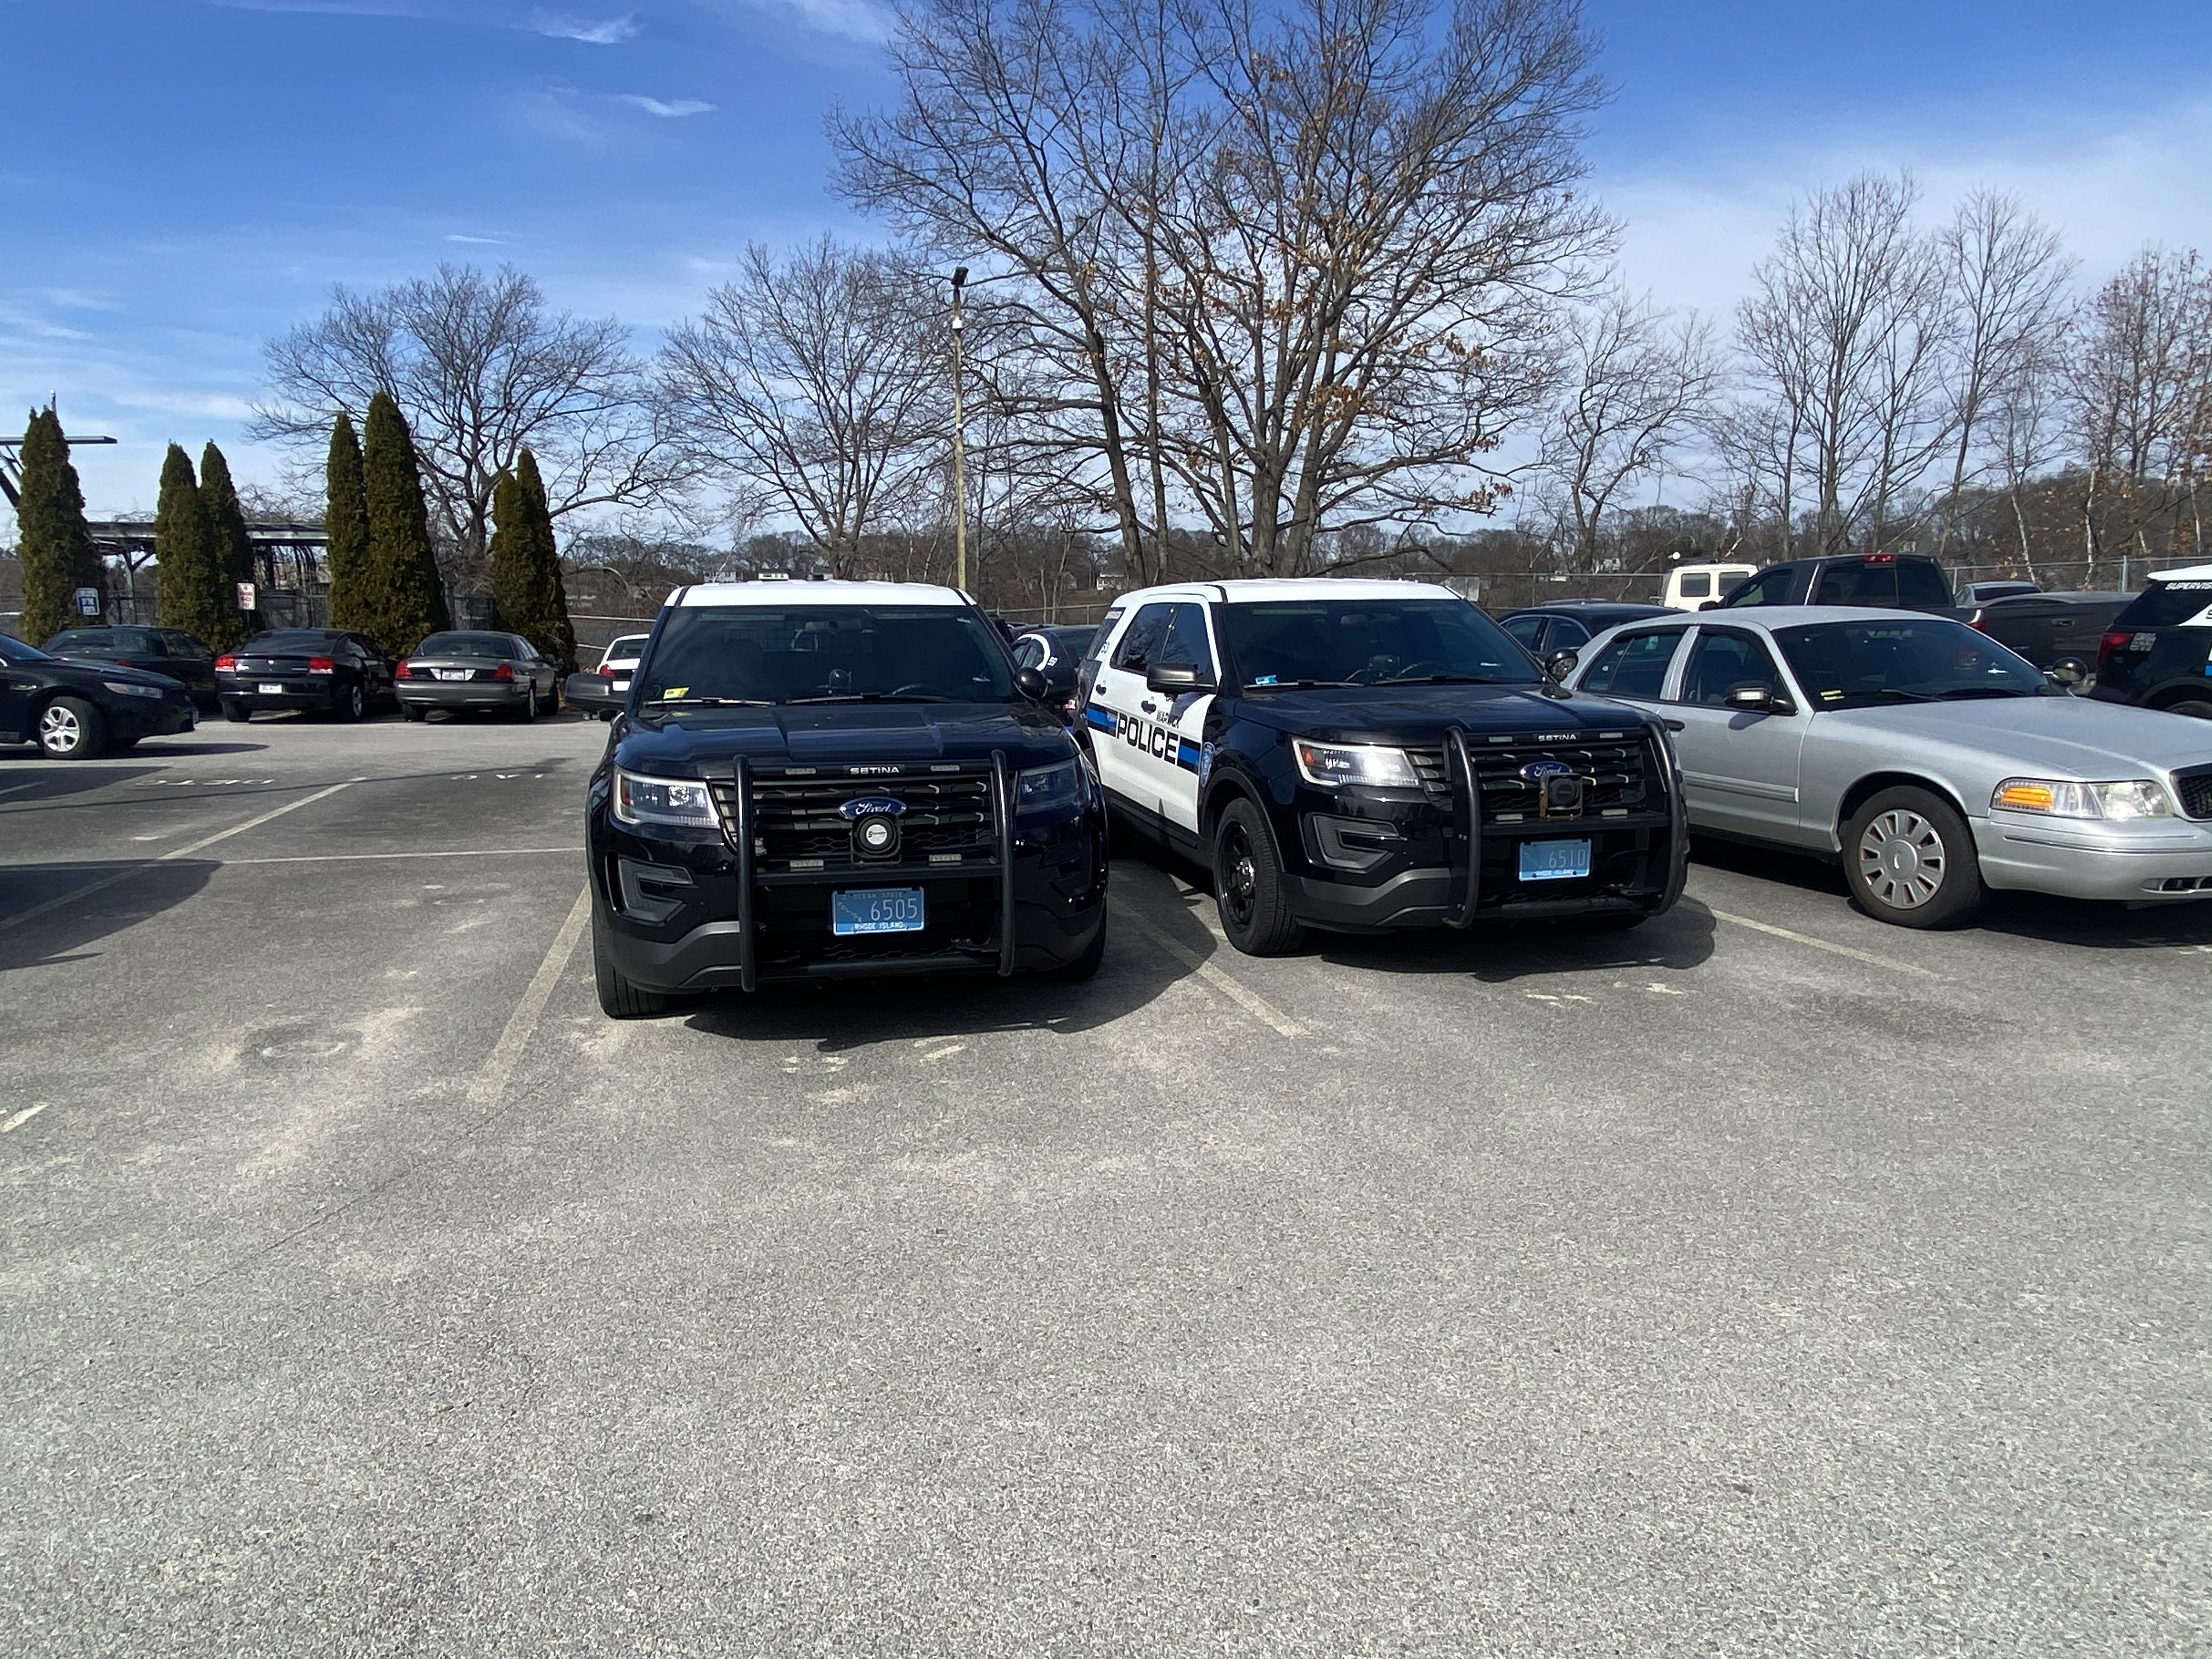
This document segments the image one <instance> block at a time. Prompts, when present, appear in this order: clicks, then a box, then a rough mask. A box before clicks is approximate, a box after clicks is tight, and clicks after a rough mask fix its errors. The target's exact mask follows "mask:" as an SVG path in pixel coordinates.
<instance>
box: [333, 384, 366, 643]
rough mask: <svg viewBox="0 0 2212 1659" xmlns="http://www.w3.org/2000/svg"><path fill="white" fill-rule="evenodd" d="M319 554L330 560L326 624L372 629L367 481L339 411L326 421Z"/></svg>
mask: <svg viewBox="0 0 2212 1659" xmlns="http://www.w3.org/2000/svg"><path fill="white" fill-rule="evenodd" d="M323 477H324V481H325V489H326V490H327V494H326V495H325V498H324V499H325V511H324V516H323V534H324V536H325V538H326V540H325V545H324V549H323V556H324V558H325V561H326V562H328V564H329V566H330V572H331V609H330V624H331V627H332V628H342V629H346V630H347V631H349V632H350V633H356V634H367V635H370V636H371V637H372V638H373V637H374V636H375V635H377V632H378V628H377V619H376V612H375V607H374V605H373V604H372V603H371V586H370V581H369V557H368V483H366V482H365V481H364V480H363V478H362V469H361V441H360V440H359V439H357V438H356V437H355V436H354V435H353V422H352V421H350V420H349V419H348V418H347V417H346V416H344V415H343V414H341V415H340V416H338V417H337V421H336V422H333V423H332V424H331V458H330V461H329V463H328V465H326V466H325V468H324V471H323Z"/></svg>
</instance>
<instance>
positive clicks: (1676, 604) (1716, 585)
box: [1659, 564, 1759, 611]
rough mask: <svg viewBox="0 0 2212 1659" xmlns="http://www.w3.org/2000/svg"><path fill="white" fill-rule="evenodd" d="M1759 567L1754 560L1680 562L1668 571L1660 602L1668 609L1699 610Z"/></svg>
mask: <svg viewBox="0 0 2212 1659" xmlns="http://www.w3.org/2000/svg"><path fill="white" fill-rule="evenodd" d="M1758 569H1759V567H1758V566H1757V565H1755V564H1678V565H1676V566H1675V567H1674V568H1673V569H1672V570H1669V571H1668V573H1667V587H1666V591H1665V592H1662V593H1661V594H1660V595H1659V603H1660V604H1662V605H1665V606H1666V607H1667V608H1668V610H1669V611H1695V610H1698V609H1699V608H1700V607H1701V606H1703V605H1705V604H1706V603H1707V602H1708V601H1710V600H1712V599H1718V598H1720V596H1721V595H1722V594H1723V593H1725V592H1728V591H1729V589H1730V588H1731V587H1734V586H1735V585H1736V584H1737V583H1738V582H1740V581H1741V580H1743V579H1744V578H1745V577H1746V576H1748V575H1751V574H1754V573H1755V572H1756V571H1757V570H1758Z"/></svg>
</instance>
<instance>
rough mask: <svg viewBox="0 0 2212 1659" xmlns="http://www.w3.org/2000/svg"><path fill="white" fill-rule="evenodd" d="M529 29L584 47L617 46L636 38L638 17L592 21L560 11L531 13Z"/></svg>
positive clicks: (629, 16) (626, 16) (627, 16)
mask: <svg viewBox="0 0 2212 1659" xmlns="http://www.w3.org/2000/svg"><path fill="white" fill-rule="evenodd" d="M530 27H532V29H534V30H535V31H536V32H537V33H539V34H550V35H551V36H552V37H553V38H554V39H555V40H580V41H582V42H583V43H584V44H585V45H586V46H620V45H622V43H623V41H625V40H635V39H636V38H637V14H636V13H635V12H628V11H626V12H624V13H623V15H621V16H619V17H609V18H605V19H602V20H600V21H597V22H594V21H592V19H590V18H588V17H569V16H567V15H563V14H562V13H560V12H552V11H533V12H532V13H531V14H530Z"/></svg>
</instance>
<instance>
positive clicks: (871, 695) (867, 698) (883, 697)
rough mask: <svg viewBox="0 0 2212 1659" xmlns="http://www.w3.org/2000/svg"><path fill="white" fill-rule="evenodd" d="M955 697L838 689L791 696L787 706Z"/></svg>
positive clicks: (931, 699)
mask: <svg viewBox="0 0 2212 1659" xmlns="http://www.w3.org/2000/svg"><path fill="white" fill-rule="evenodd" d="M958 701H959V699H958V698H957V697H948V696H944V695H943V694H942V693H939V692H936V691H921V692H911V691H910V692H907V693H905V694H904V695H900V694H898V693H896V692H890V691H840V692H837V693H836V694H835V695H833V696H827V697H793V698H792V699H791V700H790V702H789V705H788V706H789V707H791V708H797V707H798V706H799V704H801V703H808V702H958Z"/></svg>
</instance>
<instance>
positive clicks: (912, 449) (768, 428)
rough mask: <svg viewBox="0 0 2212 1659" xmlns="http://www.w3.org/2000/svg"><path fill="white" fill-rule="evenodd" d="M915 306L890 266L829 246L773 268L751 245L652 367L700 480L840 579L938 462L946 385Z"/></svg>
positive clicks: (899, 265) (941, 356)
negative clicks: (781, 523)
mask: <svg viewBox="0 0 2212 1659" xmlns="http://www.w3.org/2000/svg"><path fill="white" fill-rule="evenodd" d="M916 290H917V283H916V281H915V276H914V275H913V273H912V271H911V270H909V269H908V263H907V262H905V261H903V260H902V258H900V257H899V256H898V255H896V254H895V253H890V252H881V251H877V250H871V249H860V248H852V247H847V246H841V245H840V244H839V243H837V242H836V241H835V240H832V239H831V238H829V237H826V236H825V237H823V239H822V240H819V241H817V242H816V243H814V244H812V245H811V246H808V247H805V248H802V249H800V250H799V251H798V252H794V253H793V254H792V255H791V256H790V257H789V258H785V259H781V260H779V259H776V258H774V257H773V256H772V255H771V254H770V253H769V251H768V250H767V249H766V248H763V247H761V246H757V245H756V246H752V247H750V248H748V249H747V250H746V252H745V257H744V264H743V265H742V266H741V268H740V270H739V272H738V278H737V280H736V281H735V282H732V283H726V284H725V285H724V286H722V287H720V288H718V289H715V290H714V292H713V293H712V294H710V295H708V299H707V310H706V313H705V314H704V315H703V316H702V317H701V318H700V319H698V320H697V321H696V322H690V323H686V324H684V325H682V326H681V327H678V328H677V329H675V330H674V331H671V333H670V335H669V337H668V342H667V344H666V346H665V348H664V349H663V350H662V352H661V356H660V362H659V385H660V391H661V395H662V398H663V399H664V407H665V410H666V411H667V416H668V421H669V424H670V426H671V429H672V430H673V431H675V432H676V433H677V434H678V435H680V441H681V442H682V444H683V446H684V449H685V451H686V453H688V454H689V455H690V457H691V459H693V461H694V462H695V464H696V466H697V467H698V468H700V469H701V470H702V471H704V472H707V473H709V474H714V475H719V476H720V477H723V478H725V479H726V480H727V481H728V482H729V483H732V486H733V487H734V489H735V492H736V493H737V494H738V495H739V496H740V497H741V498H744V501H745V504H746V505H749V506H752V507H760V508H765V509H766V510H767V511H769V512H772V513H779V514H781V513H787V514H788V515H789V516H790V517H792V518H793V519H795V520H797V521H798V523H799V526H800V528H801V529H802V530H803V531H804V532H805V534H806V536H807V537H808V538H809V539H810V540H811V541H812V542H813V543H814V544H815V545H816V546H817V548H819V549H820V550H821V551H822V552H823V555H824V556H826V557H827V558H828V559H829V562H830V566H831V568H832V569H833V570H834V571H836V574H839V575H841V576H843V575H850V574H854V569H855V568H856V563H855V562H856V561H857V559H858V558H859V556H860V543H861V538H862V537H864V536H866V535H867V534H868V533H869V532H871V531H872V530H874V529H876V528H878V525H879V523H880V521H882V520H884V518H885V516H886V515H887V514H890V513H894V512H895V511H896V508H897V507H898V505H899V497H900V495H901V493H902V491H907V490H910V489H913V488H914V487H915V484H916V482H917V479H918V478H919V477H920V475H921V472H922V471H923V469H925V468H926V467H927V465H929V464H930V462H931V461H932V460H933V459H934V458H935V452H936V450H937V449H938V448H939V447H941V445H940V444H939V443H938V442H936V440H938V439H939V435H941V433H942V431H943V423H942V405H943V404H945V402H946V399H947V397H948V386H947V381H946V375H947V374H948V370H947V368H946V365H945V351H944V347H943V343H942V337H941V335H940V334H939V331H937V330H936V329H934V328H933V326H932V325H931V321H930V319H928V318H927V317H926V316H925V315H924V314H923V313H922V311H921V304H922V302H923V296H922V295H921V294H920V293H918V292H917V291H916Z"/></svg>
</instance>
